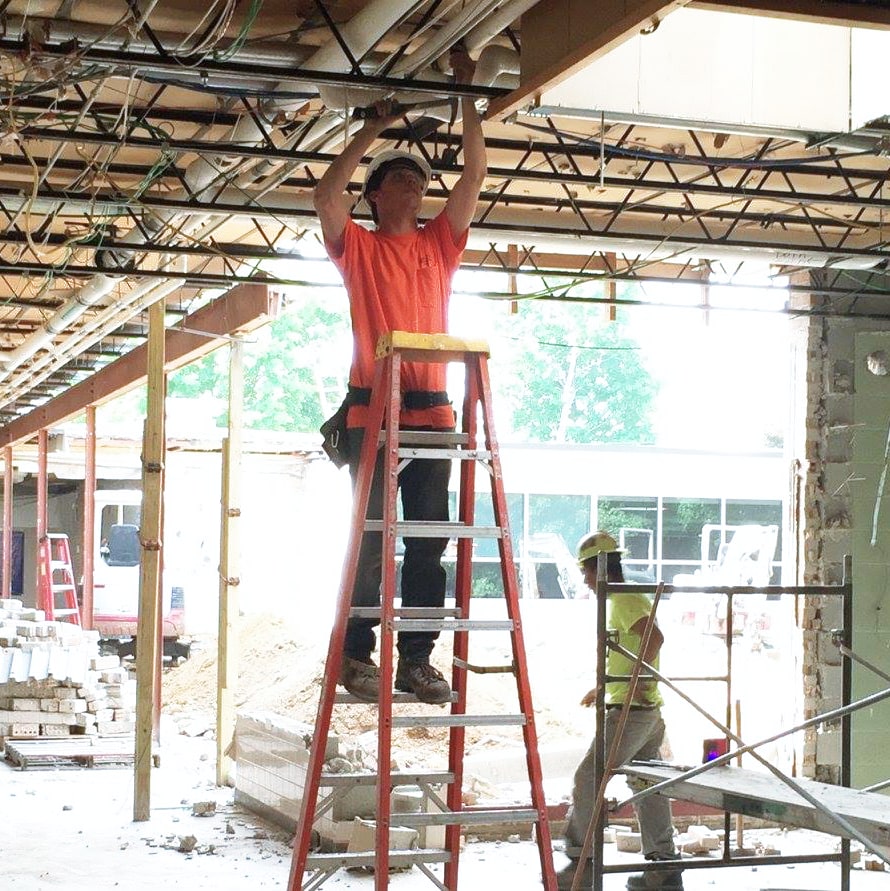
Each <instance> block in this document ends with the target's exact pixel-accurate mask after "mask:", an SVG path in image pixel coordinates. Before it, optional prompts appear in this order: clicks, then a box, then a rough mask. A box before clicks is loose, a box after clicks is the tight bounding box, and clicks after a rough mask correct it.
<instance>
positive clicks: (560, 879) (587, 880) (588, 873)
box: [556, 860, 593, 891]
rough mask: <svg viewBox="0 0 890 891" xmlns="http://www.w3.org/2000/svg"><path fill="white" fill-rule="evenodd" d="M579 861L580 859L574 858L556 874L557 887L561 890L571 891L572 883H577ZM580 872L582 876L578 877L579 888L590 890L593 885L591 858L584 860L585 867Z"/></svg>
mask: <svg viewBox="0 0 890 891" xmlns="http://www.w3.org/2000/svg"><path fill="white" fill-rule="evenodd" d="M578 863H579V861H577V860H573V861H572V862H571V863H570V864H569V865H568V866H564V867H563V868H562V869H561V870H560V871H559V872H558V873H557V874H556V887H557V888H558V889H559V891H571V888H572V885H574V884H575V873H576V872H578V871H579V870H578ZM580 872H581V877H580V878H579V879H578V888H579V889H580V891H589V889H590V888H591V887H592V886H593V865H592V864H591V862H590V861H589V860H585V861H584V867H583V868H582V869H581V870H580Z"/></svg>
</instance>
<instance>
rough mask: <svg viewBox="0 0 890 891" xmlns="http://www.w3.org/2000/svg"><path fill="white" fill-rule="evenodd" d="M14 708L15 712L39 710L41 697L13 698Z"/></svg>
mask: <svg viewBox="0 0 890 891" xmlns="http://www.w3.org/2000/svg"><path fill="white" fill-rule="evenodd" d="M12 710H13V711H14V712H39V711H40V700H39V699H13V700H12Z"/></svg>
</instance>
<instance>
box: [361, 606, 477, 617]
mask: <svg viewBox="0 0 890 891" xmlns="http://www.w3.org/2000/svg"><path fill="white" fill-rule="evenodd" d="M380 612H381V610H380V607H379V606H354V607H352V608H351V609H350V610H349V618H350V619H379V618H380ZM392 614H393V616H395V617H396V618H397V619H446V618H449V617H451V618H455V619H459V618H460V614H461V611H460V609H458V608H457V607H456V606H444V607H438V606H397V607H396V608H395V609H394V610H393V611H392Z"/></svg>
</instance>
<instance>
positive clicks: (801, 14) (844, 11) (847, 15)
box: [689, 0, 890, 28]
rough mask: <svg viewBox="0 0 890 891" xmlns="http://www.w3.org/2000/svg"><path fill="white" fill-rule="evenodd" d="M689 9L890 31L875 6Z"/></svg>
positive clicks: (740, 4)
mask: <svg viewBox="0 0 890 891" xmlns="http://www.w3.org/2000/svg"><path fill="white" fill-rule="evenodd" d="M689 5H690V6H692V7H694V8H696V9H709V10H713V11H718V12H739V13H750V14H751V15H763V16H770V17H772V18H779V19H793V20H795V21H806V22H816V23H818V24H822V25H838V26H841V27H844V28H890V9H887V7H886V5H879V4H877V3H875V4H870V5H867V6H866V5H865V4H863V3H843V2H831V0H694V2H693V3H690V4H689Z"/></svg>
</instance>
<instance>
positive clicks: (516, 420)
mask: <svg viewBox="0 0 890 891" xmlns="http://www.w3.org/2000/svg"><path fill="white" fill-rule="evenodd" d="M504 333H505V334H506V335H507V336H509V337H511V338H513V339H514V340H515V344H516V345H515V347H514V349H512V350H511V351H510V355H509V356H508V357H507V360H506V364H505V363H503V362H501V363H500V364H499V365H498V366H497V367H498V369H499V371H500V377H499V384H498V386H499V388H498V399H499V400H500V399H506V400H507V401H508V402H509V404H510V408H511V411H512V416H513V426H514V428H515V431H516V433H517V434H518V438H520V439H521V438H525V439H528V440H530V441H534V442H577V443H590V442H637V443H648V442H651V441H652V440H653V430H652V423H651V419H650V415H651V409H652V405H653V401H654V399H655V395H656V392H657V386H656V383H655V381H654V380H653V378H652V376H651V375H650V373H649V372H648V370H647V369H646V367H645V365H644V364H643V362H642V359H641V356H640V352H639V349H638V348H637V346H636V344H635V342H634V341H633V340H632V338H631V337H630V336H629V334H628V333H627V331H626V328H625V326H624V324H623V322H622V321H621V320H620V319H619V320H618V321H615V322H605V321H603V322H599V323H598V322H597V321H596V317H595V311H594V310H591V309H582V308H581V307H579V306H577V305H575V304H567V303H557V302H550V301H542V300H527V301H525V302H523V303H521V304H520V312H519V314H518V315H516V316H512V317H510V328H509V331H506V332H504Z"/></svg>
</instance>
